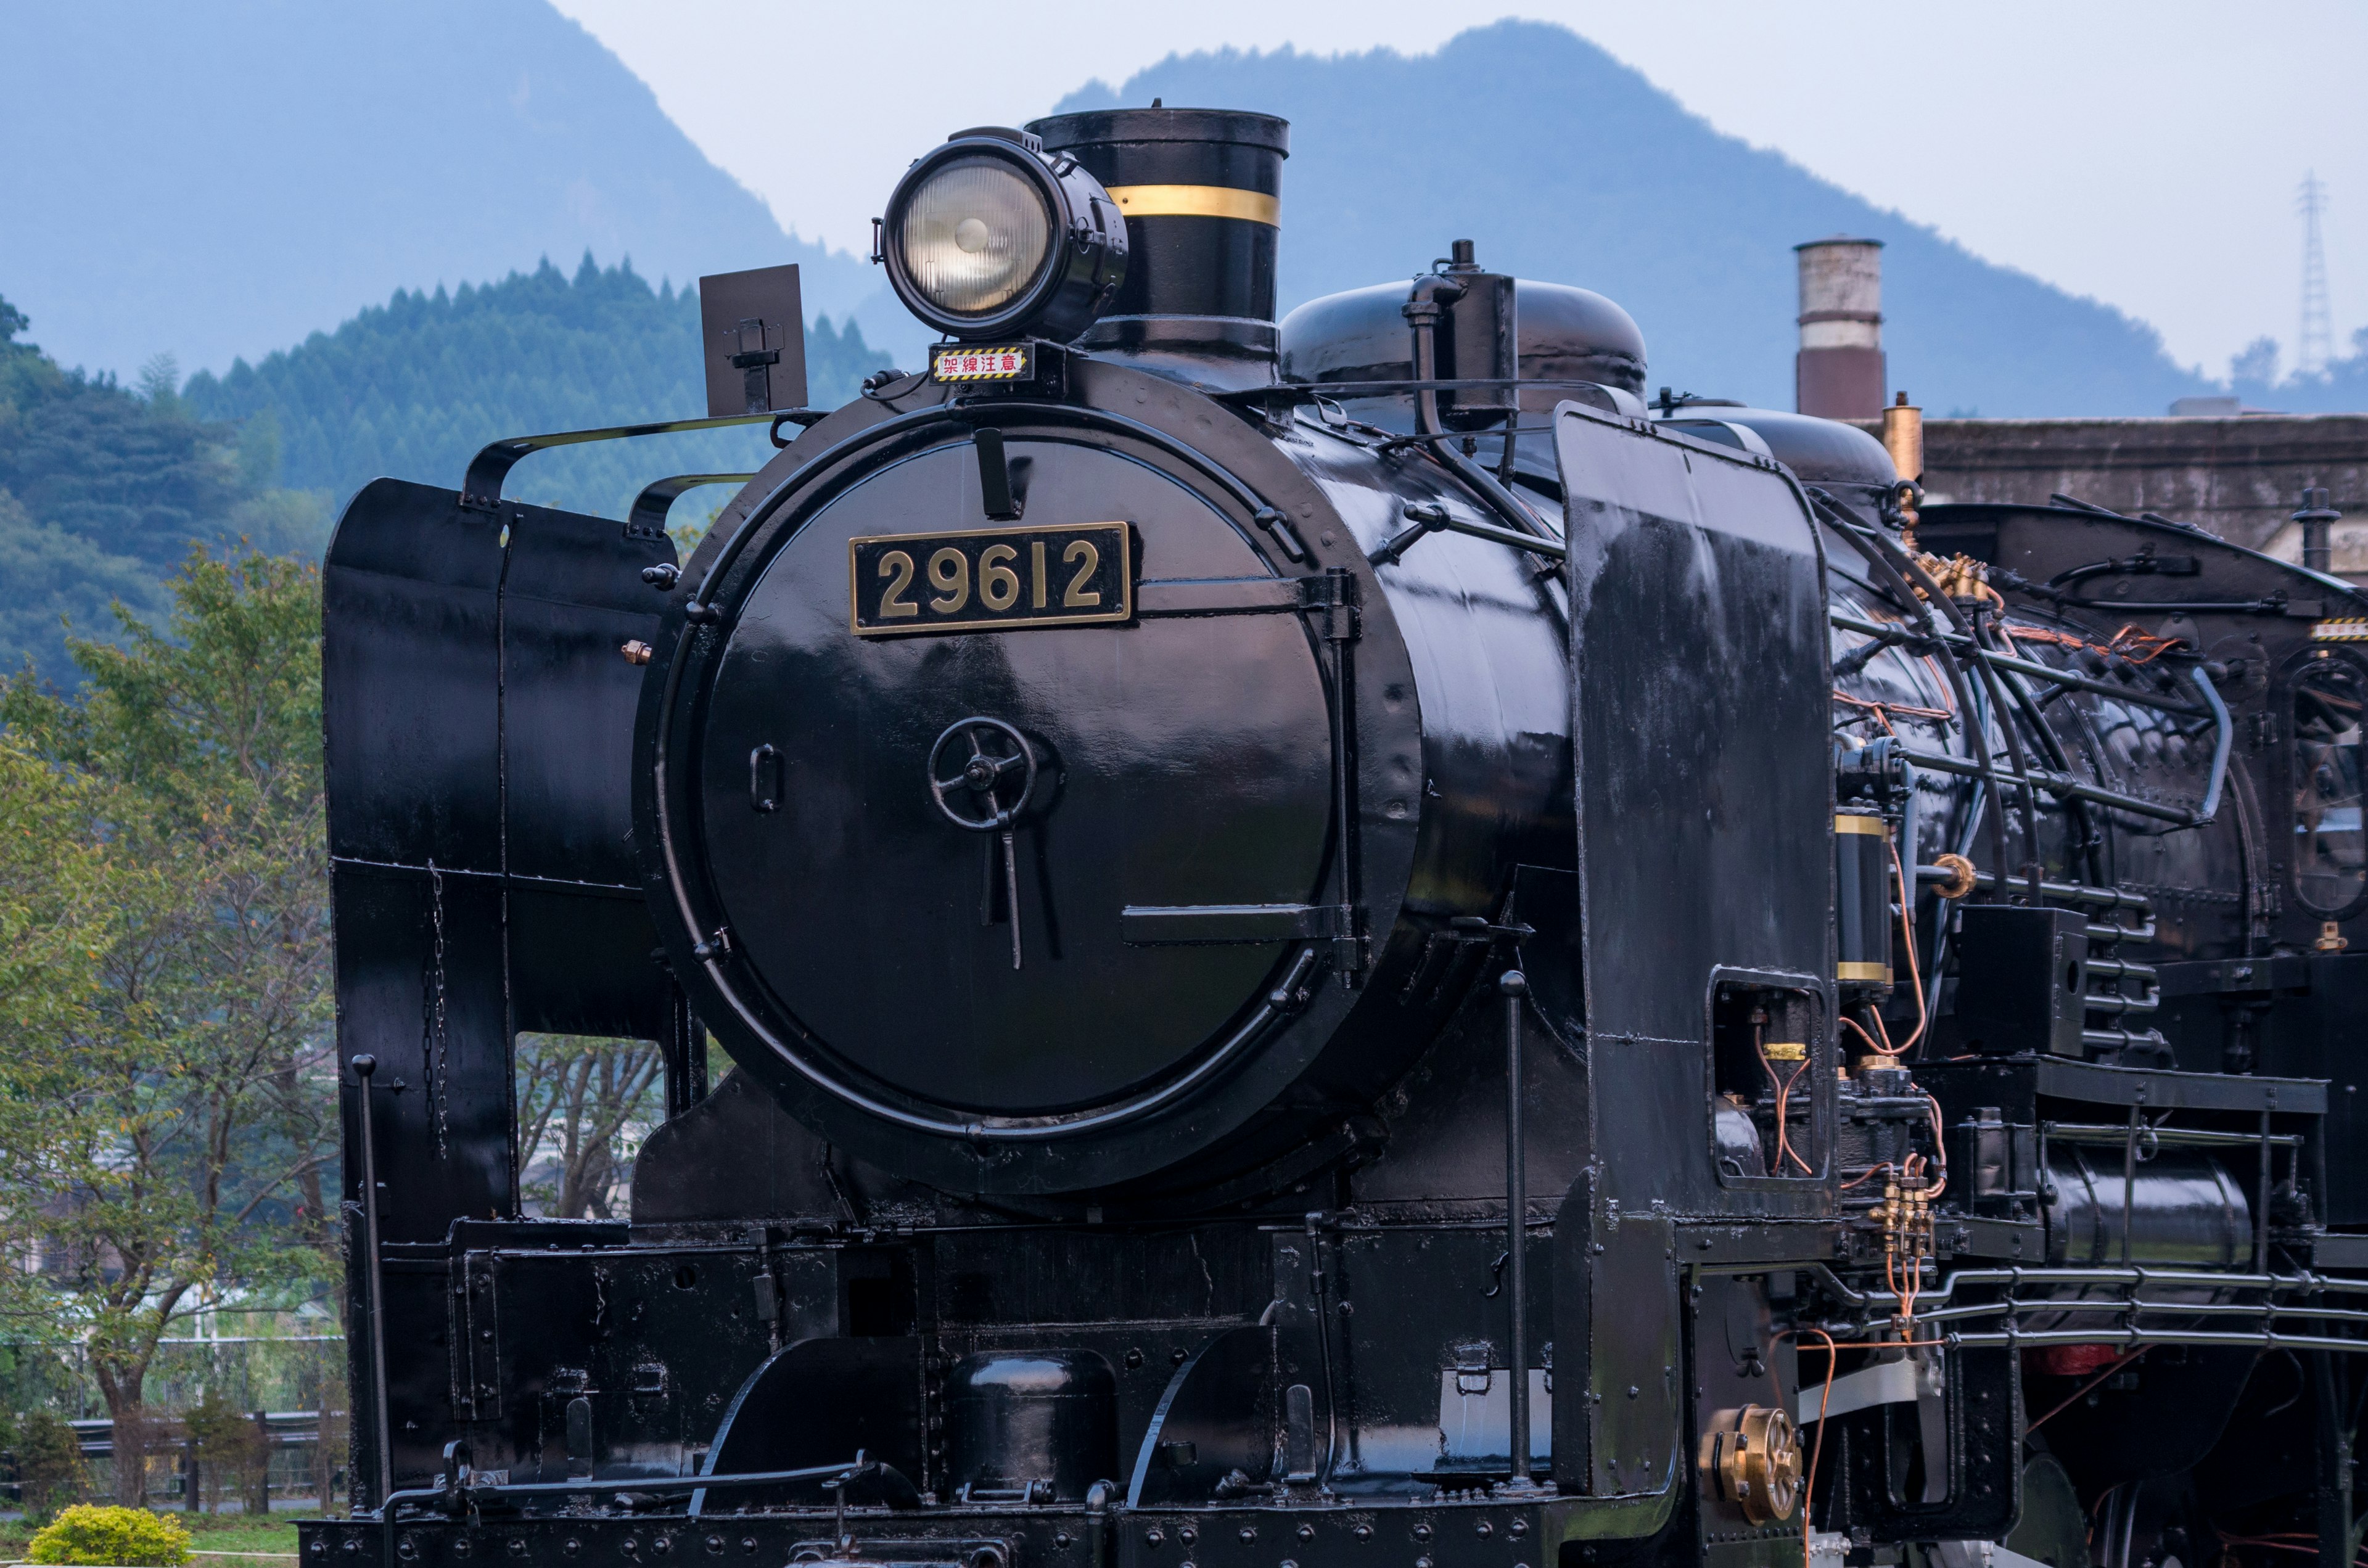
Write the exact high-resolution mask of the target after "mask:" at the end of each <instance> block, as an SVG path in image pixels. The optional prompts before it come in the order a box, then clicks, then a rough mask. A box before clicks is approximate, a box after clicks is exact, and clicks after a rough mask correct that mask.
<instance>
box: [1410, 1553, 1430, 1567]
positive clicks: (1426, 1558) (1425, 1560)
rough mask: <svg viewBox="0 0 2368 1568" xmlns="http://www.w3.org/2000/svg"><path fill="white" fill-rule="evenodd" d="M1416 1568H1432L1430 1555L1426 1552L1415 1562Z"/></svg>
mask: <svg viewBox="0 0 2368 1568" xmlns="http://www.w3.org/2000/svg"><path fill="white" fill-rule="evenodd" d="M1414 1568H1430V1554H1429V1553H1428V1552H1425V1553H1424V1554H1423V1555H1422V1556H1420V1557H1417V1558H1416V1559H1415V1560H1414Z"/></svg>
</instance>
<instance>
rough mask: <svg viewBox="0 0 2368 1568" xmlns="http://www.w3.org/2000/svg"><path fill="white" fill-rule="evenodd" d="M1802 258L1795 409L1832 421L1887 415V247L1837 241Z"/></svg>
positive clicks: (1798, 252) (1816, 244)
mask: <svg viewBox="0 0 2368 1568" xmlns="http://www.w3.org/2000/svg"><path fill="white" fill-rule="evenodd" d="M1793 255H1795V256H1799V257H1800V258H1801V318H1800V319H1801V352H1800V355H1799V357H1798V358H1795V359H1794V361H1793V406H1794V407H1796V408H1798V409H1799V410H1800V411H1801V412H1802V413H1804V414H1814V415H1818V416H1819V417H1820V418H1825V419H1873V418H1875V417H1876V416H1878V415H1881V414H1882V413H1883V386H1884V364H1883V242H1882V241H1881V240H1853V239H1848V238H1844V237H1843V236H1840V235H1836V236H1835V237H1834V238H1832V239H1830V240H1812V241H1810V242H1809V243H1808V244H1804V245H1794V246H1793Z"/></svg>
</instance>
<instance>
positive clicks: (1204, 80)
mask: <svg viewBox="0 0 2368 1568" xmlns="http://www.w3.org/2000/svg"><path fill="white" fill-rule="evenodd" d="M1155 97H1156V98H1161V99H1163V100H1164V101H1166V102H1167V103H1169V104H1205V105H1223V106H1226V107H1233V108H1256V109H1259V110H1262V111H1264V112H1266V113H1269V114H1279V115H1281V116H1283V117H1284V118H1285V119H1289V120H1290V121H1291V122H1292V124H1291V157H1290V160H1289V162H1288V163H1286V164H1285V165H1284V168H1283V194H1282V210H1283V233H1282V245H1281V250H1282V294H1283V296H1284V299H1285V301H1286V302H1287V303H1296V302H1297V301H1301V300H1304V299H1308V298H1310V297H1312V296H1314V295H1316V294H1321V293H1326V292H1329V291H1331V290H1337V289H1350V288H1355V287H1358V286H1360V285H1362V284H1369V283H1379V282H1383V281H1385V280H1387V279H1389V278H1394V277H1404V276H1406V275H1408V274H1410V273H1414V272H1417V271H1421V270H1424V269H1426V268H1428V267H1429V264H1430V261H1431V258H1433V257H1434V256H1444V255H1446V254H1447V247H1448V242H1449V241H1450V240H1452V239H1458V238H1468V239H1471V240H1474V242H1476V244H1477V246H1478V252H1479V256H1480V260H1481V261H1482V263H1483V264H1484V265H1486V266H1488V267H1492V268H1495V269H1498V270H1504V271H1511V272H1516V273H1519V274H1520V275H1521V276H1523V277H1528V278H1543V279H1546V280H1549V281H1553V282H1559V283H1576V284H1579V285H1581V286H1583V287H1585V288H1588V289H1593V290H1597V291H1599V292H1600V293H1603V294H1607V295H1609V296H1611V298H1612V299H1614V300H1616V301H1619V302H1620V303H1621V304H1622V305H1623V306H1625V307H1626V308H1627V310H1628V311H1629V312H1630V313H1631V314H1632V315H1634V317H1635V318H1636V321H1637V324H1639V325H1640V326H1641V327H1643V329H1644V332H1645V345H1646V347H1647V348H1648V350H1649V351H1650V355H1651V361H1652V369H1651V379H1652V381H1653V384H1654V385H1655V386H1658V385H1660V384H1661V383H1663V382H1668V383H1671V384H1673V385H1675V386H1676V387H1677V388H1678V389H1679V391H1686V390H1691V391H1693V392H1701V393H1703V394H1705V395H1719V396H1727V397H1736V398H1741V399H1743V400H1745V401H1747V402H1750V403H1759V404H1763V405H1767V406H1772V407H1777V408H1790V407H1791V406H1792V404H1793V348H1794V347H1795V345H1796V343H1797V340H1798V335H1797V329H1796V328H1795V326H1794V325H1793V319H1794V317H1795V315H1796V314H1797V313H1798V310H1799V305H1798V301H1797V294H1796V280H1795V271H1794V263H1793V251H1792V247H1793V245H1794V244H1799V243H1800V242H1802V241H1804V240H1814V239H1820V238H1823V237H1825V236H1827V235H1830V234H1836V233H1848V234H1856V235H1861V236H1864V237H1867V238H1871V239H1878V240H1881V241H1883V242H1884V256H1883V264H1884V316H1885V318H1886V319H1885V322H1884V336H1885V347H1886V348H1887V349H1888V351H1889V355H1890V369H1891V383H1892V385H1893V386H1895V387H1899V388H1905V389H1907V390H1908V391H1909V392H1911V393H1912V394H1913V395H1914V396H1915V397H1916V398H1918V400H1919V401H1920V402H1921V403H1924V404H1925V405H1926V406H1927V407H1929V408H1930V409H1931V410H1932V411H1933V412H1935V413H1946V412H1950V411H1952V410H1953V411H1957V412H1962V413H1969V414H1970V413H1978V414H1983V415H1993V416H1996V415H2074V414H2100V415H2102V414H2161V413H2162V412H2164V410H2165V408H2166V406H2167V405H2168V404H2169V402H2170V400H2171V399H2173V398H2175V397H2180V396H2184V395H2187V394H2189V393H2192V392H2203V391H2205V390H2208V389H2207V388H2206V387H2205V386H2204V384H2203V382H2202V381H2200V379H2199V378H2197V377H2196V376H2195V375H2193V374H2192V372H2190V371H2187V370H2183V369H2180V367H2178V366H2177V365H2175V364H2173V363H2172V362H2171V360H2170V358H2169V356H2168V355H2166V354H2165V353H2164V352H2163V348H2162V343H2161V340H2160V338H2159V337H2158V336H2157V334H2156V333H2155V332H2154V330H2153V329H2152V328H2150V327H2148V326H2146V324H2143V323H2141V322H2137V321H2135V320H2133V319H2131V318H2130V317H2129V316H2127V315H2124V314H2123V313H2122V312H2118V311H2116V310H2114V309H2112V307H2110V306H2108V305H2104V304H2101V303H2100V302H2098V301H2093V300H2086V299H2079V298H2076V297H2075V296H2073V295H2071V294H2068V293H2066V292H2065V291H2064V290H2060V289H2057V288H2055V286H2054V285H2052V284H2049V283H2046V282H2044V281H2042V280H2041V279H2039V278H2032V277H2031V276H2029V275H2028V274H2025V273H2021V272H2018V271H2015V270H2013V269H2011V268H2008V267H1998V266H1996V265H1994V264H1992V263H1989V262H1987V261H1984V260H1982V259H1981V258H1980V257H1978V256H1975V255H1973V254H1972V253H1971V252H1969V251H1967V250H1965V249H1964V247H1963V246H1961V245H1958V244H1954V243H1953V242H1952V241H1950V240H1948V239H1945V238H1943V237H1942V236H1941V234H1939V233H1937V232H1936V231H1934V230H1933V229H1931V228H1930V227H1929V226H1927V225H1924V224H1921V223H1918V222H1914V221H1913V220H1912V219H1910V218H1908V217H1907V216H1903V215H1902V214H1900V213H1897V212H1893V211H1889V210H1884V209H1882V208H1878V207H1876V206H1874V205H1873V204H1872V203H1870V202H1868V201H1865V200H1863V199H1861V198H1859V197H1856V196H1853V195H1851V194H1850V192H1849V191H1846V190H1844V189H1842V188H1841V187H1839V186H1836V185H1834V184H1832V183H1830V182H1829V181H1827V180H1823V179H1820V178H1818V177H1817V176H1816V175H1814V174H1812V173H1810V172H1809V171H1808V170H1806V169H1804V168H1802V167H1801V166H1800V165H1797V164H1795V163H1793V162H1792V161H1791V160H1789V159H1787V158H1785V157H1784V156H1783V155H1782V154H1781V153H1773V152H1770V151H1767V150H1765V149H1762V148H1757V147H1753V146H1751V145H1749V144H1748V143H1747V142H1742V141H1740V140H1738V139H1736V138H1735V137H1732V136H1727V135H1725V134H1723V133H1721V132H1720V131H1716V130H1715V129H1713V127H1712V126H1711V125H1710V124H1709V123H1708V122H1707V121H1705V120H1703V119H1701V118H1700V117H1698V116H1696V115H1694V114H1691V113H1690V112H1688V111H1687V110H1686V109H1685V108H1683V107H1682V106H1681V105H1679V103H1678V101H1677V100H1676V99H1675V98H1673V97H1670V96H1669V95H1668V94H1667V93H1665V92H1663V91H1662V90H1661V89H1659V88H1658V87H1656V86H1654V85H1652V83H1650V82H1649V81H1647V80H1645V77H1644V76H1643V75H1641V74H1638V73H1637V72H1635V71H1634V70H1632V69H1630V68H1629V67H1627V66H1625V65H1622V64H1621V63H1620V62H1618V61H1616V60H1614V59H1613V58H1612V57H1611V55H1610V54H1607V53H1606V52H1604V51H1602V50H1600V49H1599V48H1597V47H1596V46H1595V45H1594V44H1591V43H1589V42H1588V41H1587V40H1584V39H1582V38H1580V37H1578V36H1577V34H1575V33H1572V32H1570V31H1569V30H1568V29H1566V28H1559V27H1554V26H1550V25H1547V24H1543V23H1538V22H1499V23H1497V24H1495V25H1494V26H1490V27H1485V28H1474V29H1473V30H1471V31H1468V32H1464V33H1462V34H1460V35H1458V36H1457V37H1456V38H1454V39H1452V40H1450V41H1449V42H1448V43H1447V44H1445V45H1444V46H1443V47H1441V48H1440V50H1439V51H1437V52H1436V53H1433V54H1427V55H1418V56H1406V55H1401V54H1397V53H1395V52H1393V51H1388V50H1375V51H1371V52H1369V53H1363V54H1346V55H1337V56H1318V55H1312V54H1304V53H1299V52H1296V51H1292V50H1288V49H1286V50H1281V51H1273V52H1267V53H1241V52H1235V51H1225V52H1221V53H1210V54H1195V55H1190V56H1180V57H1171V58H1169V59H1167V60H1165V61H1163V62H1160V63H1159V64H1157V65H1155V66H1153V67H1151V68H1150V69H1148V70H1146V71H1144V72H1142V73H1140V74H1137V75H1135V76H1133V77H1132V78H1130V79H1129V80H1128V81H1127V82H1126V83H1125V84H1123V85H1121V86H1120V87H1118V88H1117V89H1115V90H1113V89H1111V88H1110V87H1108V86H1105V85H1100V84H1095V85H1091V86H1089V87H1087V88H1085V89H1083V90H1081V91H1079V92H1076V93H1074V94H1072V95H1071V96H1070V97H1068V98H1067V99H1065V100H1064V102H1063V103H1062V105H1061V108H1064V109H1078V108H1106V107H1110V106H1113V105H1117V104H1147V103H1150V102H1151V101H1152V100H1153V99H1154V98H1155Z"/></svg>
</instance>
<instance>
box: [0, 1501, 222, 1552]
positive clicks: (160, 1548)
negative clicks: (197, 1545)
mask: <svg viewBox="0 0 2368 1568" xmlns="http://www.w3.org/2000/svg"><path fill="white" fill-rule="evenodd" d="M25 1560H26V1561H27V1562H61V1563H97V1564H106V1565H115V1568H170V1565H171V1564H174V1563H179V1562H188V1560H189V1532H188V1531H187V1530H185V1529H183V1528H181V1527H180V1526H178V1525H176V1524H175V1523H174V1522H173V1521H172V1520H170V1519H167V1518H164V1517H160V1516H158V1515H155V1514H152V1513H150V1512H149V1511H148V1510H147V1509H145V1508H119V1507H114V1506H106V1507H99V1506H93V1505H91V1504H87V1503H84V1504H78V1505H76V1506H74V1507H71V1508H68V1509H66V1510H65V1511H64V1512H63V1513H61V1514H60V1515H59V1516H58V1517H57V1518H56V1519H55V1520H54V1521H53V1522H51V1524H50V1525H49V1526H47V1527H46V1528H43V1529H42V1530H41V1531H40V1533H39V1534H38V1535H36V1536H34V1537H33V1543H32V1545H31V1546H30V1547H28V1549H27V1550H26V1552H25Z"/></svg>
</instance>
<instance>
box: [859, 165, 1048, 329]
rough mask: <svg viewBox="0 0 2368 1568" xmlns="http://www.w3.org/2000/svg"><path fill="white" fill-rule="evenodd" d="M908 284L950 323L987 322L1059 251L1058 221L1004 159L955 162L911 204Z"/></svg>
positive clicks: (905, 249) (902, 239)
mask: <svg viewBox="0 0 2368 1568" xmlns="http://www.w3.org/2000/svg"><path fill="white" fill-rule="evenodd" d="M901 219H902V222H901V223H900V224H899V233H897V234H896V236H895V237H894V241H893V242H892V243H893V244H896V245H897V246H899V247H900V248H901V251H902V259H903V261H904V264H905V274H906V276H908V277H909V278H912V280H913V284H914V286H915V288H916V289H917V290H919V291H920V292H921V293H922V294H923V295H924V296H925V297H927V299H928V301H929V302H930V303H931V304H933V305H935V306H936V307H937V308H938V309H939V310H941V311H943V312H946V313H947V314H949V315H954V316H985V315H991V314H993V313H994V312H996V311H999V310H1001V309H1002V308H1003V307H1005V306H1006V305H1008V304H1009V303H1010V302H1011V301H1013V300H1014V299H1016V298H1017V297H1018V296H1019V294H1020V292H1021V291H1022V290H1025V289H1026V288H1027V287H1028V285H1029V284H1030V282H1031V281H1033V280H1034V278H1035V277H1036V274H1037V272H1038V270H1039V269H1041V268H1042V267H1043V265H1044V257H1045V255H1046V253H1047V252H1049V251H1050V250H1051V249H1052V246H1053V213H1052V210H1051V208H1050V207H1049V206H1047V205H1046V203H1045V200H1044V198H1043V195H1042V193H1041V192H1040V191H1038V189H1037V188H1036V187H1035V185H1034V183H1033V182H1031V181H1030V179H1029V178H1028V176H1026V175H1024V174H1022V173H1021V172H1020V171H1019V170H1018V169H1016V168H1014V167H1013V166H1012V165H1010V164H1009V163H1008V162H1006V161H1005V160H1003V159H1000V158H996V157H988V156H976V155H973V156H968V157H959V158H954V159H951V160H950V161H949V162H947V163H946V164H945V165H944V166H942V167H940V168H938V169H935V170H932V171H931V172H930V173H929V174H928V176H927V177H926V178H924V179H923V180H922V182H921V184H920V186H919V187H917V188H916V189H915V190H914V192H913V194H912V196H911V198H910V199H908V200H907V201H906V202H905V209H904V211H903V213H902V214H901Z"/></svg>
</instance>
